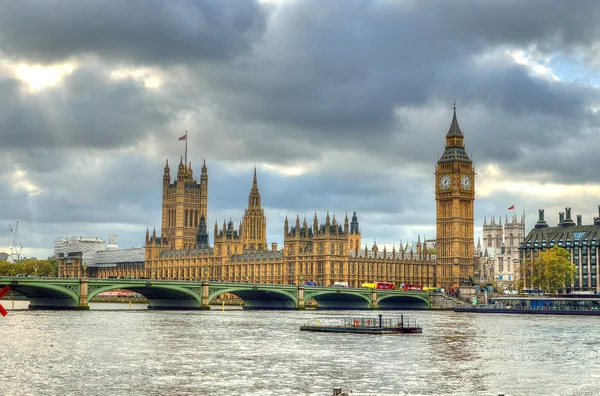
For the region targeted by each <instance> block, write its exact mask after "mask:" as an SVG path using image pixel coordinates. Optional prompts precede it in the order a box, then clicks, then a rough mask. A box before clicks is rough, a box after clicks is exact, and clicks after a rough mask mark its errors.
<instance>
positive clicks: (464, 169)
mask: <svg viewBox="0 0 600 396" xmlns="http://www.w3.org/2000/svg"><path fill="white" fill-rule="evenodd" d="M435 183H436V188H435V200H436V241H437V263H436V272H435V273H436V278H437V279H436V280H435V282H436V284H437V285H438V286H444V287H446V288H449V287H450V286H457V285H459V284H460V281H461V279H468V278H470V277H471V278H472V277H473V269H474V268H473V262H474V253H475V252H474V250H475V247H474V240H475V233H474V223H473V207H474V202H475V169H474V167H473V162H472V161H471V160H470V159H469V156H468V155H467V152H466V151H465V144H464V136H463V133H462V131H461V129H460V126H459V125H458V120H457V118H456V102H454V114H453V117H452V123H451V124H450V128H449V129H448V133H447V134H446V147H445V149H444V153H443V154H442V156H441V157H440V159H439V160H438V162H437V167H436V171H435Z"/></svg>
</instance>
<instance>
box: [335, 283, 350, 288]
mask: <svg viewBox="0 0 600 396" xmlns="http://www.w3.org/2000/svg"><path fill="white" fill-rule="evenodd" d="M333 287H348V282H335V283H334V284H333Z"/></svg>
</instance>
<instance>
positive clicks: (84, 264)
mask: <svg viewBox="0 0 600 396" xmlns="http://www.w3.org/2000/svg"><path fill="white" fill-rule="evenodd" d="M36 271H37V268H36ZM83 277H84V278H87V264H86V263H85V262H84V263H83Z"/></svg>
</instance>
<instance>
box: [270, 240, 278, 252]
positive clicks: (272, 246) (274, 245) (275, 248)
mask: <svg viewBox="0 0 600 396" xmlns="http://www.w3.org/2000/svg"><path fill="white" fill-rule="evenodd" d="M271 250H273V251H274V252H276V251H277V242H273V243H271Z"/></svg>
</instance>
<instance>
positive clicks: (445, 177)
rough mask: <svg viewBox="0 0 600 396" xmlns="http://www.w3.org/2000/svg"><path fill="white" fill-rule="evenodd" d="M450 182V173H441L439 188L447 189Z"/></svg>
mask: <svg viewBox="0 0 600 396" xmlns="http://www.w3.org/2000/svg"><path fill="white" fill-rule="evenodd" d="M451 184H452V179H450V175H443V176H442V177H440V188H441V189H442V190H447V189H449V188H450V185H451Z"/></svg>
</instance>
